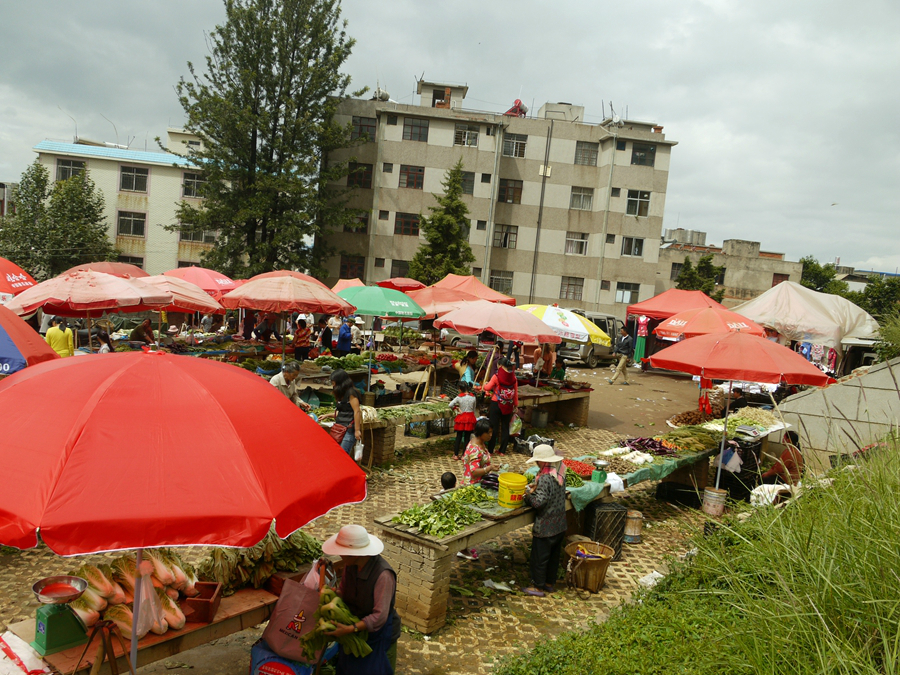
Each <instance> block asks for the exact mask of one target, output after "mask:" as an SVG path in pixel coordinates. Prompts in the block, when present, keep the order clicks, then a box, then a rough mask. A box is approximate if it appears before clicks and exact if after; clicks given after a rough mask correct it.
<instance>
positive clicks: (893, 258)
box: [0, 0, 900, 272]
mask: <svg viewBox="0 0 900 675" xmlns="http://www.w3.org/2000/svg"><path fill="white" fill-rule="evenodd" d="M0 12H2V13H0V17H2V19H0V50H2V51H0V53H2V57H3V58H2V63H3V66H2V68H0V181H16V180H17V179H18V178H19V176H20V175H21V173H22V171H24V170H25V168H26V167H27V165H28V164H29V163H30V162H31V161H33V159H34V158H35V156H36V155H35V153H34V152H33V150H32V147H33V146H34V145H35V144H37V143H38V142H40V141H41V140H43V139H45V138H51V139H57V140H67V141H71V140H72V137H73V136H74V134H75V124H76V122H77V126H78V134H79V135H80V136H82V137H87V138H91V139H95V140H103V141H111V142H116V141H118V142H119V143H130V144H131V147H132V148H134V149H141V150H142V149H144V146H145V144H146V146H147V147H148V148H149V149H153V148H154V144H153V138H154V137H155V136H164V135H165V129H166V127H167V126H170V125H171V126H180V125H181V124H182V122H183V119H184V118H183V115H182V110H181V107H180V106H179V105H178V102H177V100H176V97H175V92H174V85H175V83H176V82H177V81H178V79H179V77H181V76H182V75H187V68H186V65H185V64H186V62H187V61H192V62H194V63H195V64H197V65H200V64H203V63H204V57H205V55H206V53H207V50H206V43H205V37H204V34H205V33H206V32H208V31H209V30H211V29H212V28H213V27H214V26H215V25H216V24H217V23H221V22H222V21H223V20H224V16H225V13H224V8H223V4H222V2H221V1H220V0H179V1H178V2H175V1H174V0H154V1H153V2H143V3H137V2H122V1H121V0H117V1H116V2H112V1H109V0H91V2H71V0H68V1H66V2H59V1H57V0H40V1H38V2H21V1H20V0H0ZM344 16H345V17H346V18H347V20H348V21H349V27H348V30H349V33H350V35H352V36H353V37H355V38H356V40H357V45H356V48H355V50H354V53H353V56H352V57H351V58H350V60H349V61H348V62H347V64H346V68H345V70H346V72H348V73H349V74H350V75H351V76H352V78H353V86H355V87H359V86H363V85H367V86H369V87H371V88H372V89H374V88H375V85H376V81H379V82H380V83H381V85H382V87H384V88H386V89H387V90H388V91H389V92H390V93H391V96H392V98H394V99H395V100H398V101H400V102H401V103H410V102H412V99H413V97H412V92H413V91H414V87H415V78H416V77H419V76H421V75H422V74H423V73H424V74H425V77H426V79H429V80H445V81H452V82H465V83H467V84H468V85H469V95H468V97H467V98H466V103H465V106H466V107H469V108H479V109H484V110H492V111H497V112H502V111H504V110H506V109H507V108H508V107H509V106H510V105H511V104H512V102H513V100H514V99H516V98H521V99H522V100H523V101H524V102H525V103H526V104H528V105H529V106H532V103H533V104H534V105H533V111H534V112H536V111H537V109H538V108H539V107H540V106H541V104H543V103H544V102H545V101H568V102H572V103H576V104H580V105H584V106H585V108H586V121H588V122H599V121H600V120H601V116H602V110H601V102H605V103H606V106H607V107H606V110H607V112H608V111H609V102H610V101H612V103H613V105H615V108H616V112H618V113H620V114H622V116H623V117H624V112H625V110H626V108H627V111H628V116H629V118H631V119H635V120H641V121H649V122H656V123H658V124H661V125H664V127H665V134H666V137H667V138H669V139H672V140H676V141H678V145H677V146H676V147H675V148H674V149H673V151H672V163H671V172H670V174H669V185H668V191H667V198H666V212H665V222H664V226H663V227H664V228H674V227H683V228H686V229H694V230H701V231H705V232H707V233H708V235H707V242H708V243H713V244H720V243H721V242H722V240H724V239H731V238H737V239H751V240H754V241H755V240H758V241H760V242H762V247H763V250H770V251H779V252H784V253H786V254H787V255H788V258H789V259H791V260H797V259H799V258H800V257H801V256H804V255H807V254H812V255H814V256H816V257H817V258H819V260H820V261H822V262H827V261H833V260H834V259H835V258H837V257H840V260H841V263H842V264H849V265H854V266H856V267H858V268H866V269H870V268H874V269H878V270H882V271H890V272H893V271H894V270H895V269H896V268H898V267H900V244H898V229H900V216H898V214H900V143H898V141H900V119H898V117H897V116H900V93H898V92H900V39H898V35H900V2H897V1H896V0H886V1H883V2H881V1H876V0H857V1H856V2H853V3H846V2H840V3H839V2H834V1H831V0H802V1H801V0H789V1H787V2H785V1H784V0H779V1H775V0H750V1H749V2H748V1H746V0H707V1H705V2H696V1H691V0H682V1H681V2H671V0H659V1H656V2H640V1H631V2H615V3H614V2H608V1H607V0H602V1H601V0H593V1H592V0H581V1H578V2H576V1H571V2H567V1H565V0H557V2H547V1H544V2H540V1H538V0H518V1H517V2H511V1H506V0H494V1H493V2H484V1H483V0H477V1H475V0H453V1H452V2H443V3H437V2H432V1H428V0H389V1H387V2H372V0H345V2H344ZM71 118H74V120H75V121H74V122H73V119H71ZM104 118H107V119H108V120H109V121H107V119H104ZM113 125H115V129H114V126H113Z"/></svg>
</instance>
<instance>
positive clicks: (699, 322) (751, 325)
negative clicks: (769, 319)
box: [653, 307, 766, 340]
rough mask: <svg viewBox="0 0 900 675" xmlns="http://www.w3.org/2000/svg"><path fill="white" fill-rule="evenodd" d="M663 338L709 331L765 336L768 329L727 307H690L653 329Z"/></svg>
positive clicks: (678, 337)
mask: <svg viewBox="0 0 900 675" xmlns="http://www.w3.org/2000/svg"><path fill="white" fill-rule="evenodd" d="M653 332H654V333H655V334H656V335H658V336H659V337H662V338H667V339H669V340H678V339H681V338H692V337H697V336H698V335H708V334H709V333H738V332H739V333H749V334H750V335H756V336H758V337H765V336H766V331H765V329H763V327H762V326H760V325H759V324H757V323H756V322H755V321H751V320H750V319H748V318H747V317H746V316H741V315H740V314H735V313H734V312H729V311H728V310H727V309H717V308H715V307H703V308H701V309H689V310H687V311H684V312H679V313H678V314H674V315H672V316H670V317H669V318H668V319H666V320H665V321H663V322H662V323H661V324H659V325H658V326H657V327H656V328H654V329H653Z"/></svg>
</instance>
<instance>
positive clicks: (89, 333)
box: [87, 312, 94, 351]
mask: <svg viewBox="0 0 900 675" xmlns="http://www.w3.org/2000/svg"><path fill="white" fill-rule="evenodd" d="M87 322H88V349H90V350H91V351H94V341H93V340H92V339H91V313H90V312H87Z"/></svg>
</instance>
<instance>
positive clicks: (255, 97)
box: [176, 0, 362, 275]
mask: <svg viewBox="0 0 900 675" xmlns="http://www.w3.org/2000/svg"><path fill="white" fill-rule="evenodd" d="M225 11H226V19H225V22H224V24H223V25H221V26H216V28H215V29H214V30H213V31H212V32H211V33H210V35H209V39H208V41H209V44H210V49H211V52H212V54H211V56H209V57H207V59H206V72H205V73H204V74H203V75H199V74H198V73H197V72H196V71H195V68H194V66H193V64H191V63H188V69H189V70H190V73H191V79H190V80H186V79H185V78H182V79H181V81H180V82H179V84H178V85H177V88H176V89H177V92H178V96H179V101H180V103H181V105H182V107H183V108H184V111H185V113H186V115H187V122H186V124H185V129H186V130H187V131H189V132H192V133H194V134H197V135H198V136H199V137H200V138H201V139H203V141H204V142H203V144H202V146H201V147H200V148H193V147H192V148H189V149H188V151H187V154H186V155H185V157H187V159H189V160H190V161H191V162H192V163H193V164H194V165H195V166H198V167H201V168H202V174H203V177H204V178H205V181H206V182H205V183H204V184H203V186H202V187H201V189H200V192H201V196H203V197H205V199H204V202H203V204H202V205H201V206H200V207H199V208H198V207H195V206H193V205H191V204H188V203H182V205H181V206H180V208H179V211H178V219H179V221H180V225H179V227H181V229H184V230H188V231H197V230H217V231H218V239H217V242H216V246H215V247H214V248H213V249H212V250H211V251H210V252H209V253H208V254H206V255H205V256H204V261H205V263H206V264H208V265H210V266H211V267H214V268H216V269H219V270H221V271H222V272H225V273H226V274H232V275H246V274H258V273H260V272H266V271H270V270H273V269H279V268H286V269H302V270H309V271H311V272H312V273H314V274H315V273H320V272H322V271H323V262H324V260H325V257H326V256H327V253H328V251H327V247H326V246H325V245H324V244H323V243H322V237H321V235H323V234H325V233H326V232H327V231H329V230H341V229H343V226H344V225H345V224H350V225H351V226H352V224H353V222H354V220H355V217H356V215H357V212H355V211H353V210H350V209H345V208H342V199H343V200H345V199H346V189H338V188H333V187H330V184H332V183H334V182H335V181H336V180H338V179H339V178H340V177H342V176H344V175H346V172H347V165H346V163H334V162H329V160H328V153H329V152H330V151H331V150H333V149H336V148H340V147H346V146H348V145H349V144H350V129H349V125H347V126H342V125H339V124H337V123H336V122H335V120H334V115H335V111H336V108H337V105H338V103H339V102H340V99H341V98H343V97H344V96H345V92H346V90H347V87H348V86H349V84H350V77H349V76H348V75H345V74H342V73H341V72H340V69H341V66H342V65H343V63H344V61H346V59H347V57H348V56H350V50H351V48H352V47H353V44H354V40H352V39H351V38H349V37H348V36H347V34H346V33H345V28H346V22H344V21H342V20H341V19H340V14H341V12H340V2H339V0H226V1H225ZM361 93H362V92H357V95H358V94H361Z"/></svg>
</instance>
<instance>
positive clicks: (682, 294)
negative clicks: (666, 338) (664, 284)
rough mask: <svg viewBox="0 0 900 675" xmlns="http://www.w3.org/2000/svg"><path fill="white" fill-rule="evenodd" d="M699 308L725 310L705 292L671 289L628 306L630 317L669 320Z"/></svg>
mask: <svg viewBox="0 0 900 675" xmlns="http://www.w3.org/2000/svg"><path fill="white" fill-rule="evenodd" d="M699 307H717V308H719V309H725V306H724V305H721V304H719V303H718V302H716V301H715V300H713V299H712V298H711V297H709V296H708V295H707V294H706V293H704V292H703V291H682V290H680V289H678V288H670V289H669V290H668V291H664V292H663V293H660V294H659V295H655V296H653V297H652V298H650V299H649V300H644V301H643V302H639V303H637V304H634V305H629V306H628V316H642V315H643V316H647V317H650V318H651V319H668V318H669V317H670V316H672V315H674V314H678V312H684V311H685V310H688V309H696V308H699Z"/></svg>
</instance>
